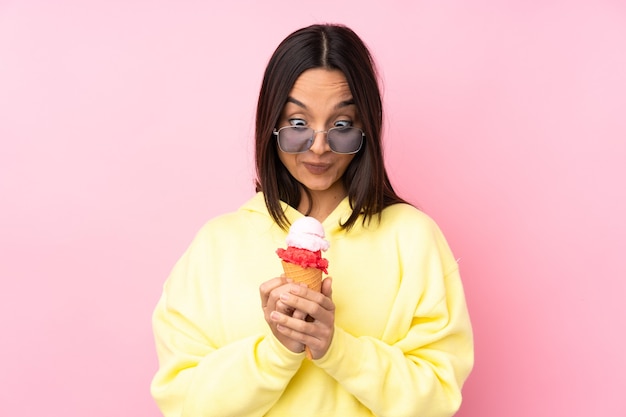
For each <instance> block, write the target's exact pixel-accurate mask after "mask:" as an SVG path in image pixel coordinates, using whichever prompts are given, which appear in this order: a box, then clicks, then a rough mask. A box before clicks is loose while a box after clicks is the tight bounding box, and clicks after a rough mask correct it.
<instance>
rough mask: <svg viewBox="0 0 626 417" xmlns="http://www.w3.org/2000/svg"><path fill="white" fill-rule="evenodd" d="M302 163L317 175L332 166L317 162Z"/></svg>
mask: <svg viewBox="0 0 626 417" xmlns="http://www.w3.org/2000/svg"><path fill="white" fill-rule="evenodd" d="M302 165H303V166H304V167H305V168H306V169H307V171H309V172H310V173H311V174H315V175H320V174H323V173H325V172H326V171H328V169H329V168H330V164H324V163H315V162H303V163H302Z"/></svg>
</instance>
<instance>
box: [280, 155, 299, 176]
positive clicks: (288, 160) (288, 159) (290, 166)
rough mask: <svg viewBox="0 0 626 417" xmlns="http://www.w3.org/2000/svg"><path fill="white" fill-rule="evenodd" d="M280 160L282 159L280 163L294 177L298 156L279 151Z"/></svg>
mask: <svg viewBox="0 0 626 417" xmlns="http://www.w3.org/2000/svg"><path fill="white" fill-rule="evenodd" d="M278 159H280V162H282V163H283V165H284V166H285V168H287V170H288V171H289V172H290V173H291V175H293V170H294V168H295V166H296V155H292V154H288V153H284V152H280V151H279V152H278Z"/></svg>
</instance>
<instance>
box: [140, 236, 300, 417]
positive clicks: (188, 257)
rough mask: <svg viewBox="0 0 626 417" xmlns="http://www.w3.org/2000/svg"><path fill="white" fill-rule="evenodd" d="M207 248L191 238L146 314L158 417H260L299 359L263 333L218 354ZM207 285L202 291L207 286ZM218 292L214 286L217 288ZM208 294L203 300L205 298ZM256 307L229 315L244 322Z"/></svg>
mask: <svg viewBox="0 0 626 417" xmlns="http://www.w3.org/2000/svg"><path fill="white" fill-rule="evenodd" d="M210 246H211V244H210V243H209V242H207V239H205V238H204V237H203V236H199V237H196V239H195V240H194V242H193V243H192V245H191V246H190V248H189V249H188V250H187V252H186V253H185V254H184V255H183V257H182V258H181V259H180V260H179V261H178V263H177V264H176V266H175V267H174V269H173V271H172V273H171V275H170V277H169V278H168V280H167V282H166V283H165V286H164V289H163V294H162V296H161V299H160V300H159V302H158V304H157V306H156V308H155V310H154V314H153V330H154V334H155V341H156V348H157V354H158V359H159V369H158V371H157V373H156V374H155V376H154V378H153V380H152V385H151V393H152V395H153V397H154V399H155V400H156V402H157V405H158V406H159V408H160V409H161V411H162V413H163V415H164V416H165V417H174V416H176V417H187V416H189V417H209V416H219V417H228V416H243V415H245V416H251V417H253V416H263V415H264V414H265V413H266V412H267V410H269V409H270V408H271V407H272V405H273V404H274V403H275V402H276V401H277V400H278V399H279V398H280V396H281V395H282V393H283V391H284V390H285V387H286V386H287V384H288V383H289V381H290V380H291V378H292V377H293V375H294V374H295V373H296V371H297V370H298V368H299V367H300V364H301V362H302V360H303V357H304V354H302V353H300V354H295V353H292V352H290V351H289V350H288V349H286V348H285V347H284V346H283V345H282V344H281V343H280V342H279V341H278V340H277V339H276V338H275V337H274V336H273V335H272V333H271V332H270V331H269V328H268V329H267V332H266V333H259V334H255V335H251V336H248V337H245V338H241V339H239V340H237V341H234V342H232V343H229V344H225V345H223V346H220V343H218V342H216V340H217V339H219V338H220V336H219V330H216V326H218V325H219V324H218V323H220V317H208V316H211V315H217V314H228V312H227V311H226V312H225V311H222V310H221V309H220V308H212V307H211V305H212V304H213V305H218V306H223V305H226V306H228V305H229V303H228V301H227V300H226V301H225V300H218V299H216V298H217V295H213V298H215V299H212V298H211V295H210V294H218V293H219V291H215V288H207V285H214V284H211V280H210V276H209V277H207V274H209V273H210V271H211V268H210V266H209V261H208V260H207V256H206V254H207V253H210ZM207 283H209V284H207ZM217 285H219V284H217ZM207 294H208V295H207ZM254 308H256V309H260V308H261V307H260V305H254V306H250V311H238V312H237V314H243V315H246V316H247V315H252V314H257V315H258V311H256V310H254V311H253V309H254Z"/></svg>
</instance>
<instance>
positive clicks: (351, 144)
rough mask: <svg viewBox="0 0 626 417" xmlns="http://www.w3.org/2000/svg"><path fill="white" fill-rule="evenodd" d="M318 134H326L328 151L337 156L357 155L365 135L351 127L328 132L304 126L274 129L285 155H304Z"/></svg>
mask: <svg viewBox="0 0 626 417" xmlns="http://www.w3.org/2000/svg"><path fill="white" fill-rule="evenodd" d="M318 133H326V141H327V142H328V146H329V147H330V150H331V151H333V152H335V153H339V154H347V155H349V154H353V153H357V152H358V151H359V150H360V149H361V146H363V139H364V138H365V133H363V131H362V130H361V129H359V128H356V127H352V126H339V127H333V128H330V129H328V130H313V129H311V128H310V127H304V126H285V127H281V128H280V129H278V130H276V129H274V132H273V134H274V136H276V139H277V141H278V147H279V148H280V150H281V151H283V152H285V153H294V154H295V153H304V152H306V151H308V150H309V149H311V146H313V141H314V140H315V136H316V135H317V134H318Z"/></svg>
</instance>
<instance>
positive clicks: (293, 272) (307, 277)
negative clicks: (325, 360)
mask: <svg viewBox="0 0 626 417" xmlns="http://www.w3.org/2000/svg"><path fill="white" fill-rule="evenodd" d="M281 262H282V264H283V271H285V276H286V277H287V278H291V279H292V280H293V281H294V282H296V283H298V284H301V283H302V284H306V286H307V287H309V288H310V289H312V290H314V291H317V292H319V291H321V289H322V271H321V270H319V269H317V268H302V267H301V266H299V265H295V264H292V263H289V262H285V261H281ZM304 351H305V352H306V357H307V358H308V359H313V355H312V354H311V349H309V347H308V346H305V347H304Z"/></svg>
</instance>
